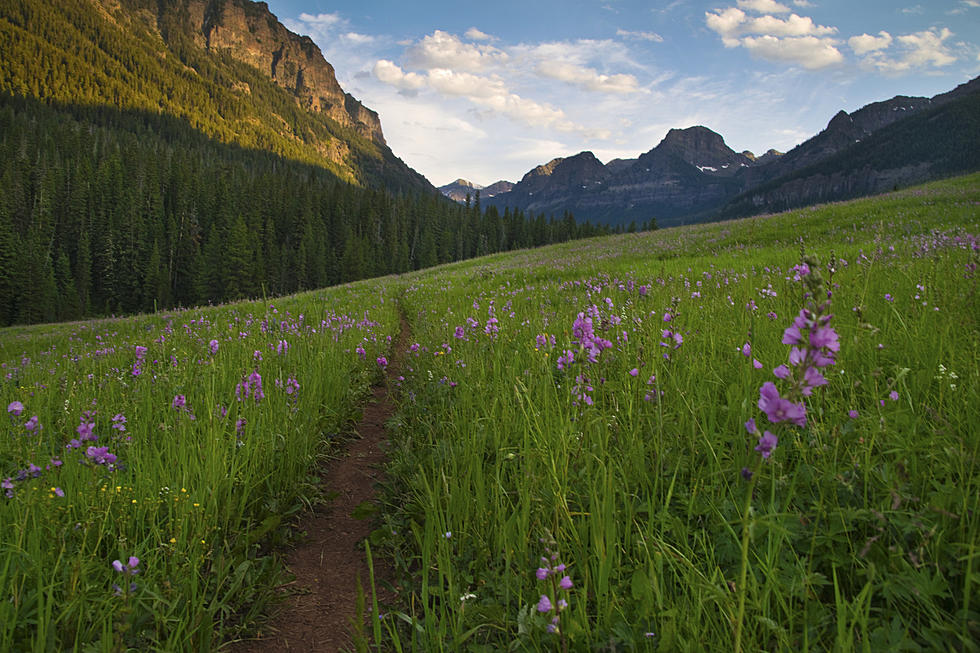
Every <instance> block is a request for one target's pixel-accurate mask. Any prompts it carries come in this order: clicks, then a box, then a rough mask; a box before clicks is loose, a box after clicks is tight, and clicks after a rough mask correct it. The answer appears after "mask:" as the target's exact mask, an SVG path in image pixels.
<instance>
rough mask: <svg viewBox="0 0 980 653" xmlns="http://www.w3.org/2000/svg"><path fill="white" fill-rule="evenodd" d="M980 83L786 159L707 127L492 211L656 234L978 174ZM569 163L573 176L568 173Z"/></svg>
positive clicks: (558, 176) (813, 143) (864, 115)
mask: <svg viewBox="0 0 980 653" xmlns="http://www.w3.org/2000/svg"><path fill="white" fill-rule="evenodd" d="M978 98H980V78H977V79H974V80H972V81H970V82H967V83H965V84H961V85H960V86H958V87H957V88H956V89H954V90H952V91H950V92H947V93H942V94H939V95H937V96H935V97H933V98H922V97H908V96H901V95H900V96H896V97H894V98H892V99H890V100H886V101H883V102H875V103H872V104H869V105H867V106H865V107H862V108H861V109H859V110H857V111H855V112H853V113H851V114H848V113H847V112H845V111H840V112H838V113H837V115H835V116H834V117H833V118H832V119H831V120H830V122H829V123H828V125H827V127H826V128H825V129H824V130H822V131H821V132H820V133H819V134H816V135H815V136H813V137H812V138H810V139H809V140H807V141H806V142H804V143H801V144H800V145H798V146H797V147H795V148H793V149H792V150H790V151H789V152H787V153H785V154H783V153H780V152H778V151H776V150H769V151H767V152H766V153H765V154H764V155H762V156H760V157H756V156H755V155H754V154H752V153H751V152H741V153H738V152H735V151H733V150H732V149H731V148H729V147H728V146H727V145H726V144H725V141H724V139H723V138H722V136H721V135H719V134H717V133H715V132H713V131H712V130H710V129H708V128H707V127H703V126H695V127H690V128H687V129H671V130H670V131H669V132H668V133H667V135H666V136H665V137H664V139H663V141H661V142H660V143H659V144H658V145H657V146H656V147H655V148H653V149H652V150H650V151H649V152H646V153H644V154H642V155H640V156H639V157H638V158H636V159H615V160H613V161H610V162H609V163H607V164H606V165H604V166H603V165H602V164H601V163H600V162H599V161H598V160H596V159H595V157H594V156H593V155H592V154H591V153H590V152H583V153H580V154H578V155H576V156H574V157H570V158H568V159H554V160H552V161H551V162H549V163H547V164H545V165H543V166H538V167H537V168H535V169H533V170H531V171H529V172H528V173H527V174H526V175H525V176H524V178H523V179H522V180H521V181H520V182H519V183H518V184H516V185H515V186H514V188H513V189H512V190H511V191H510V192H509V193H504V194H500V195H497V196H495V197H494V198H492V199H491V200H488V201H489V203H491V204H493V205H495V206H497V207H500V208H503V207H511V208H521V209H525V210H532V211H545V212H552V213H560V212H562V211H571V212H572V213H573V214H574V215H575V217H576V218H577V219H579V220H586V219H587V220H590V221H593V222H598V223H601V224H610V225H625V224H627V223H629V222H631V221H635V222H638V223H639V222H646V221H647V220H649V219H651V218H653V219H656V220H657V223H658V224H659V225H661V226H667V225H672V224H682V223H685V222H697V221H703V220H707V219H716V218H718V217H722V216H726V217H727V216H735V215H746V214H749V213H759V212H766V211H776V210H782V209H785V208H791V207H794V206H802V205H804V204H807V203H813V202H823V201H830V200H836V199H845V198H850V197H856V196H859V195H863V194H869V193H875V192H880V191H882V190H890V189H892V188H893V187H895V186H897V185H906V184H912V183H919V182H922V181H927V180H929V179H934V178H937V177H940V176H945V175H951V174H955V173H960V172H966V171H970V170H975V169H977V168H980V134H978V132H977V122H978V118H977V116H980V108H978V107H977V102H978ZM566 161H568V162H573V164H569V165H566Z"/></svg>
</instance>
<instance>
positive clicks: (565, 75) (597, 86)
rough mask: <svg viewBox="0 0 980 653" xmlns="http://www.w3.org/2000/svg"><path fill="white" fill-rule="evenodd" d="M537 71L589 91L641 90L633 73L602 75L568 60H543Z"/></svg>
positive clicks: (626, 91)
mask: <svg viewBox="0 0 980 653" xmlns="http://www.w3.org/2000/svg"><path fill="white" fill-rule="evenodd" d="M535 72H537V73H538V74H539V75H541V76H543V77H550V78H552V79H557V80H559V81H562V82H567V83H569V84H575V85H576V86H581V87H582V88H584V89H587V90H589V91H599V92H603V93H636V92H637V91H639V90H640V88H639V84H638V83H637V81H636V77H634V76H633V75H625V74H617V75H601V74H599V73H598V72H597V71H596V70H594V69H592V68H586V67H584V66H577V65H575V64H571V63H568V62H566V61H558V60H551V61H542V62H541V63H539V64H538V65H537V67H536V68H535Z"/></svg>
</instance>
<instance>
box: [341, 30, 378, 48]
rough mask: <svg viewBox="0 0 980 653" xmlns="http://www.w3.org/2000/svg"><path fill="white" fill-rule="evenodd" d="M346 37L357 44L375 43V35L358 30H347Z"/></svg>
mask: <svg viewBox="0 0 980 653" xmlns="http://www.w3.org/2000/svg"><path fill="white" fill-rule="evenodd" d="M344 39H345V40H347V41H349V42H351V43H355V44H357V45H364V44H367V43H374V41H375V37H373V36H371V35H370V34H358V33H357V32H347V33H346V34H344Z"/></svg>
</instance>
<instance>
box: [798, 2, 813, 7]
mask: <svg viewBox="0 0 980 653" xmlns="http://www.w3.org/2000/svg"><path fill="white" fill-rule="evenodd" d="M793 4H794V5H795V6H797V7H812V6H813V3H812V2H810V0H793Z"/></svg>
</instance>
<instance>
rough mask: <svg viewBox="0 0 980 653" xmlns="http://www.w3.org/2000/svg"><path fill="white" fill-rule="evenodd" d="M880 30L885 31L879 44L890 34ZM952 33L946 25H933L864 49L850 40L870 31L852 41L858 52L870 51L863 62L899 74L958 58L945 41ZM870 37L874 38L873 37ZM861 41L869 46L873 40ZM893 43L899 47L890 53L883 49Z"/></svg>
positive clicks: (938, 66)
mask: <svg viewBox="0 0 980 653" xmlns="http://www.w3.org/2000/svg"><path fill="white" fill-rule="evenodd" d="M879 34H881V35H882V40H878V41H876V43H879V44H881V43H883V37H884V36H886V35H887V36H889V37H890V35H888V34H887V32H879ZM952 35H953V33H952V32H951V31H950V30H949V29H948V28H946V27H944V28H942V29H941V30H937V29H936V28H932V29H928V30H925V31H922V32H915V33H914V34H904V35H901V36H896V37H895V38H894V39H890V40H889V42H888V43H887V44H884V45H882V46H881V47H876V48H873V49H870V48H869V49H865V50H864V51H863V52H861V51H858V49H857V48H854V43H851V41H855V39H864V37H867V36H868V35H867V34H863V35H861V36H860V37H854V38H852V39H851V40H850V41H849V43H850V44H851V47H852V48H854V51H855V53H857V54H859V55H860V54H866V55H867V56H865V57H864V59H863V63H864V64H865V65H866V66H870V67H872V68H875V69H877V70H878V71H880V72H883V73H890V74H900V73H904V72H909V71H912V70H916V69H922V68H930V67H932V68H941V67H943V66H948V65H950V64H952V63H953V62H955V61H956V60H957V58H956V57H955V56H954V55H953V54H952V53H951V52H950V51H949V48H948V47H947V46H946V44H945V41H946V40H947V39H948V38H950V37H951V36H952ZM869 38H870V39H874V37H869ZM861 44H862V45H864V46H867V45H870V44H871V41H866V40H862V41H861ZM892 45H894V46H896V47H897V48H898V50H899V51H898V52H896V53H895V54H893V55H891V56H889V53H890V52H891V50H889V53H886V52H885V51H884V50H886V49H888V48H889V47H890V46H892Z"/></svg>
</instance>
